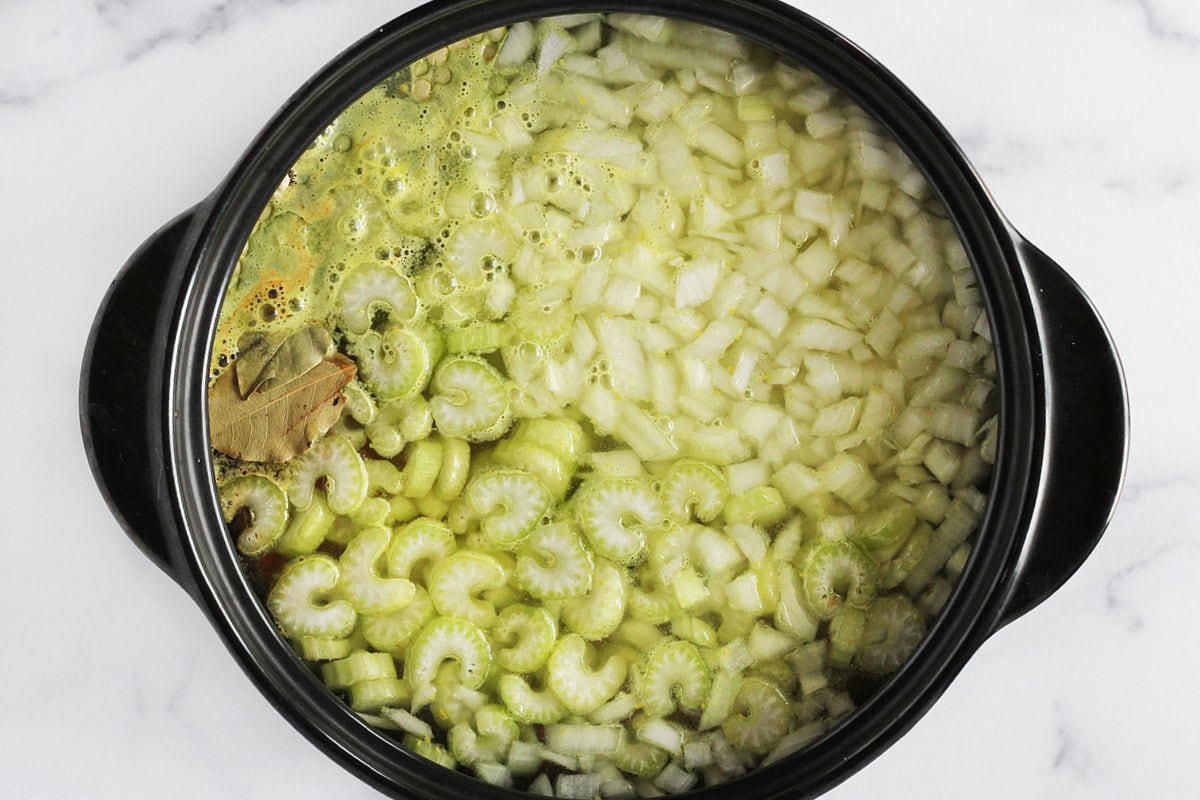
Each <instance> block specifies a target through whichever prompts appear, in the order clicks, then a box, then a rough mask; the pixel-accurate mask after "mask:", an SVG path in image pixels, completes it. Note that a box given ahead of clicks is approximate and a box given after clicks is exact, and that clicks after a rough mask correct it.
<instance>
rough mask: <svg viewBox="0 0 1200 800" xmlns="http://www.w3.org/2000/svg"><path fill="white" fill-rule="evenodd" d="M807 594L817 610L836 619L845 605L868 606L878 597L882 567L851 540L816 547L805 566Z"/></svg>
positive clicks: (805, 590) (805, 593) (804, 574)
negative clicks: (879, 576)
mask: <svg viewBox="0 0 1200 800" xmlns="http://www.w3.org/2000/svg"><path fill="white" fill-rule="evenodd" d="M803 578H804V595H805V598H806V599H807V600H808V603H809V605H810V606H811V607H812V609H813V610H814V611H816V612H817V613H818V614H820V615H821V616H823V617H826V618H829V617H832V616H833V615H834V614H835V613H836V612H837V610H838V609H839V608H841V607H842V605H843V603H850V604H851V605H855V606H858V607H860V608H861V607H865V606H867V605H868V604H869V603H870V602H871V600H872V599H873V598H874V596H875V590H876V587H877V585H878V568H877V567H876V565H875V562H874V561H873V560H871V557H870V556H868V555H867V554H866V553H864V552H863V551H862V550H861V549H860V548H859V547H858V545H855V544H853V543H852V542H849V541H845V540H842V541H832V542H825V543H823V544H820V545H818V546H817V547H815V548H814V549H813V550H812V551H811V552H809V554H808V558H806V559H805V562H804V567H803Z"/></svg>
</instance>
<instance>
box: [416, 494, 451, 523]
mask: <svg viewBox="0 0 1200 800" xmlns="http://www.w3.org/2000/svg"><path fill="white" fill-rule="evenodd" d="M414 505H416V507H417V511H418V512H420V514H421V515H422V516H425V517H429V518H430V519H445V517H446V513H447V512H449V510H450V504H449V503H447V502H446V501H444V500H442V499H441V498H439V497H438V496H437V495H435V494H427V495H425V496H424V497H422V498H420V499H419V500H417V501H416V502H415V503H414Z"/></svg>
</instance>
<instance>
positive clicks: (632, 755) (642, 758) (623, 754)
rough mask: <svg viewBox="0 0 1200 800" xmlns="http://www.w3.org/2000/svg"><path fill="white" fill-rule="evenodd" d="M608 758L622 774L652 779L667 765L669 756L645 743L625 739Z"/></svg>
mask: <svg viewBox="0 0 1200 800" xmlns="http://www.w3.org/2000/svg"><path fill="white" fill-rule="evenodd" d="M609 758H611V759H612V762H613V763H614V764H616V766H617V767H618V768H619V769H620V770H621V771H622V772H628V773H629V774H630V775H637V776H640V777H643V778H652V777H654V776H655V775H657V774H658V773H659V772H661V771H662V768H663V767H665V766H666V765H667V761H668V760H670V758H671V754H670V753H668V752H667V751H666V750H663V749H662V748H661V747H656V746H655V745H652V744H649V743H647V742H634V741H630V740H629V739H626V740H625V741H623V742H622V743H621V745H620V747H618V748H617V749H616V751H615V752H613V753H612V755H611V756H609Z"/></svg>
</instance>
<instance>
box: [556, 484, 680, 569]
mask: <svg viewBox="0 0 1200 800" xmlns="http://www.w3.org/2000/svg"><path fill="white" fill-rule="evenodd" d="M576 509H577V513H578V515H579V523H580V526H581V527H582V528H583V532H584V534H585V535H586V536H587V538H588V542H589V543H591V545H592V549H593V550H595V551H596V553H598V554H599V555H602V556H604V557H605V558H608V559H612V560H613V561H618V562H630V561H633V560H635V559H636V558H637V557H638V556H639V555H640V554H641V553H642V550H643V549H644V546H645V534H644V529H645V528H646V527H651V526H654V525H658V524H660V523H661V522H662V521H663V508H662V502H661V501H660V500H659V499H658V495H656V494H655V493H654V490H653V489H651V488H650V487H649V486H647V485H646V484H644V483H641V482H640V481H636V480H629V479H624V480H622V479H612V478H609V479H600V480H593V481H590V482H589V483H588V484H586V485H585V486H584V487H583V488H582V489H580V491H579V495H578V498H577V501H576Z"/></svg>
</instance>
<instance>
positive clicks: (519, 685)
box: [497, 675, 567, 725]
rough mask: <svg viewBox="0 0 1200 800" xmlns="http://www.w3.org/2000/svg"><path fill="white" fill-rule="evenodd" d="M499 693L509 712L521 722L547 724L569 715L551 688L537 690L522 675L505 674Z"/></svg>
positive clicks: (498, 686) (498, 689)
mask: <svg viewBox="0 0 1200 800" xmlns="http://www.w3.org/2000/svg"><path fill="white" fill-rule="evenodd" d="M497 693H498V694H499V695H500V699H501V700H502V701H504V706H505V707H506V708H507V709H508V712H509V713H510V714H512V715H513V717H514V718H515V719H516V720H518V721H519V722H523V723H526V724H534V725H545V724H547V723H551V722H558V721H559V720H561V719H563V718H564V717H566V716H567V709H566V706H564V705H563V704H562V703H561V702H560V701H559V699H558V697H556V696H555V694H554V693H553V692H552V691H551V690H550V689H548V688H547V689H542V690H540V691H539V690H535V689H533V688H532V687H531V686H530V685H529V682H528V681H526V680H525V678H523V677H521V676H520V675H504V676H502V677H501V678H500V680H499V682H498V683H497Z"/></svg>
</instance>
